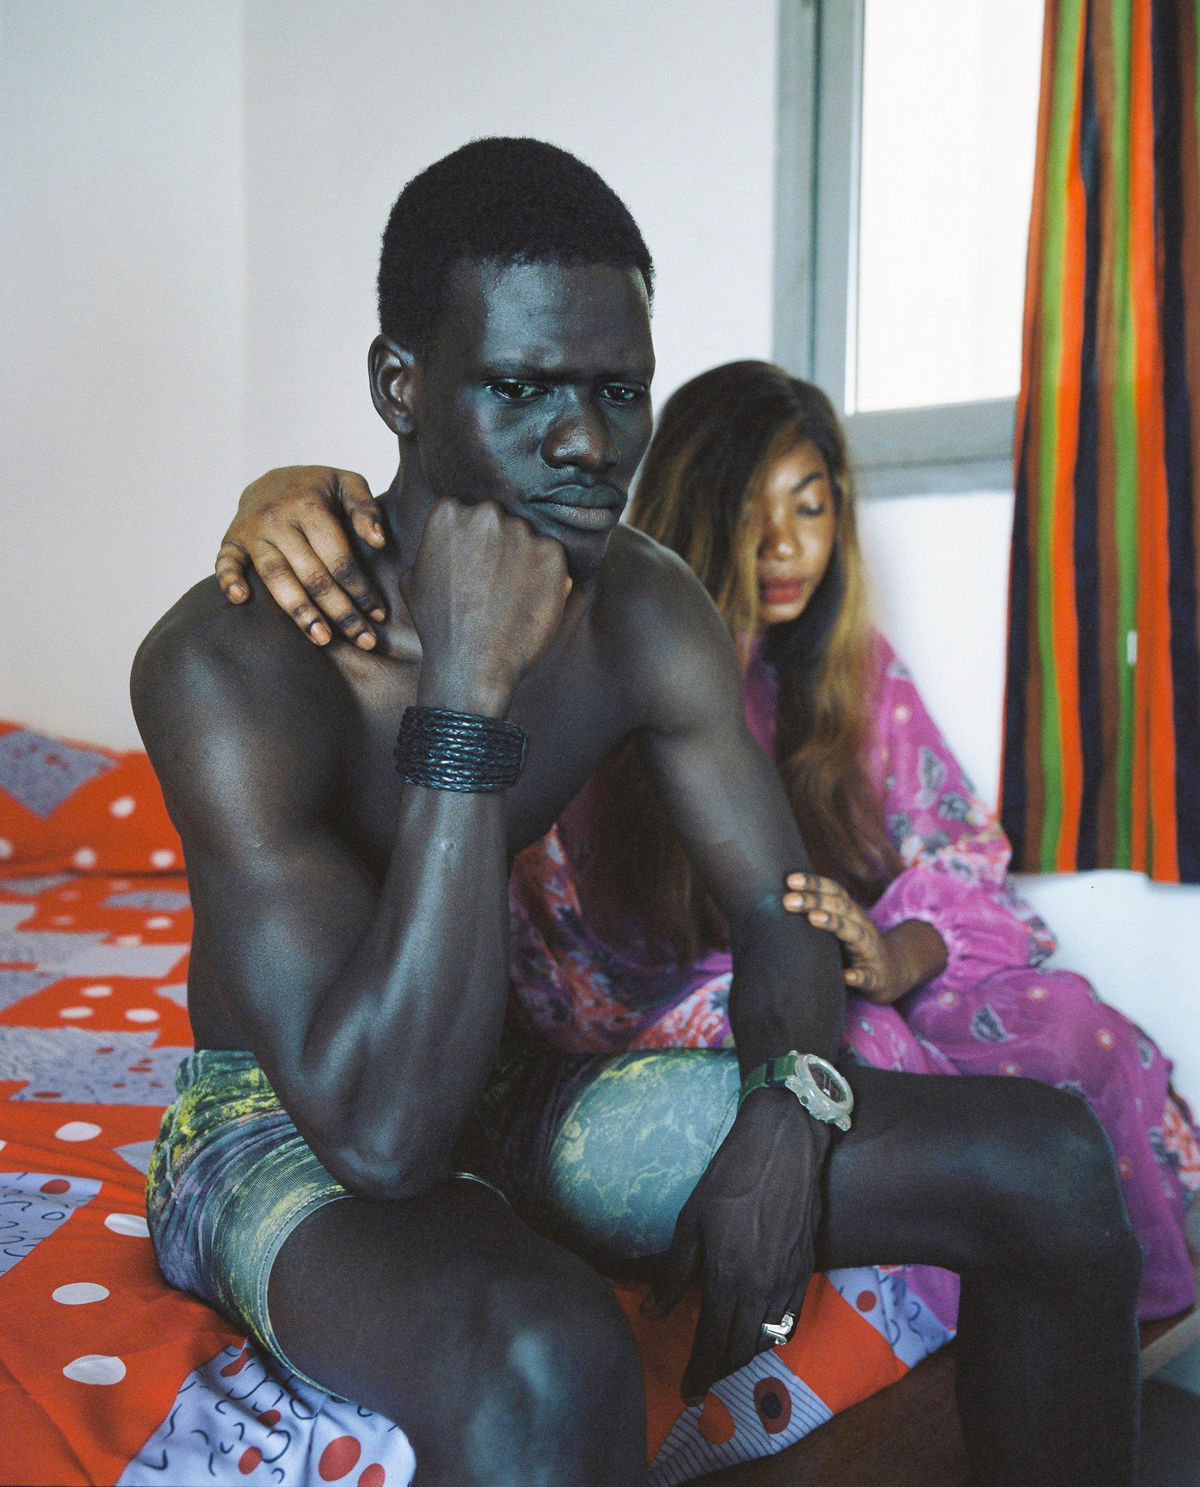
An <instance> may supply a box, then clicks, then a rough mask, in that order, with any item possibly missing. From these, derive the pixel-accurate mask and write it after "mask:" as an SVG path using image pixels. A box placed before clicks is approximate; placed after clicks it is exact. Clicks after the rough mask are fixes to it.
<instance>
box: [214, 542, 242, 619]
mask: <svg viewBox="0 0 1200 1487" xmlns="http://www.w3.org/2000/svg"><path fill="white" fill-rule="evenodd" d="M249 561H250V559H249V557H248V556H247V554H246V550H245V548H244V547H239V546H238V545H237V543H235V542H225V543H222V545H221V551H220V552H219V553H218V554H217V561H216V565H215V572H216V575H217V582H218V583H219V584H220V586H221V592H222V593H223V594H224V595H225V597H226V599H228V600H229V602H230V604H245V602H246V600H247V599H249V597H250V585H249V584H248V583H247V582H246V564H247V563H248V562H249Z"/></svg>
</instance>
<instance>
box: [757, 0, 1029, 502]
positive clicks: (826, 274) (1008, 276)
mask: <svg viewBox="0 0 1200 1487" xmlns="http://www.w3.org/2000/svg"><path fill="white" fill-rule="evenodd" d="M1041 39H1042V3H1041V0H782V5H781V28H780V72H779V137H778V163H777V169H778V184H777V198H776V207H777V212H776V282H775V330H776V345H775V355H776V359H777V360H779V361H780V362H781V363H782V364H783V365H784V366H787V367H789V368H790V369H792V370H794V371H796V372H797V373H799V374H800V375H802V376H809V377H811V378H813V380H815V381H817V382H818V383H820V384H821V386H823V387H824V388H825V390H826V391H827V392H828V393H829V394H830V396H831V397H832V398H833V399H834V402H835V403H836V404H837V405H838V407H839V408H840V409H841V411H842V412H843V413H844V414H845V415H846V419H847V429H848V432H849V435H850V441H851V446H852V449H853V451H854V454H855V458H856V463H857V466H858V469H859V477H860V483H861V486H862V488H863V490H864V492H865V493H866V494H868V495H870V494H881V495H886V494H906V493H910V492H916V491H932V490H968V489H979V488H981V487H986V486H991V487H993V488H996V487H1004V486H1007V485H1008V484H1009V482H1010V480H1011V466H1012V426H1013V412H1014V406H1015V398H1016V393H1017V388H1018V383H1019V380H1020V340H1021V320H1022V306H1023V301H1024V279H1025V249H1026V238H1027V233H1028V222H1029V207H1030V199H1031V195H1032V184H1033V165H1034V151H1035V144H1036V128H1037V100H1038V88H1039V83H1040V64H1041Z"/></svg>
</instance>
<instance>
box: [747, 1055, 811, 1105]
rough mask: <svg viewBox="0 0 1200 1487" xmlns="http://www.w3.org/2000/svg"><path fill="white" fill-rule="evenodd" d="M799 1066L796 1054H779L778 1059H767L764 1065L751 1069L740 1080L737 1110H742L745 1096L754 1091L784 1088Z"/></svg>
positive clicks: (798, 1056) (798, 1057) (798, 1058)
mask: <svg viewBox="0 0 1200 1487" xmlns="http://www.w3.org/2000/svg"><path fill="white" fill-rule="evenodd" d="M799 1065H800V1055H799V1054H797V1053H784V1054H780V1056H779V1057H778V1058H769V1059H768V1060H767V1061H766V1063H765V1064H759V1066H758V1068H757V1069H753V1070H752V1071H751V1072H750V1073H749V1074H747V1075H746V1077H745V1079H743V1080H742V1089H741V1093H740V1094H739V1095H738V1109H739V1110H740V1109H741V1108H742V1105H743V1103H744V1102H745V1099H746V1096H747V1095H751V1094H753V1093H754V1091H755V1090H756V1089H778V1088H781V1087H783V1086H786V1084H787V1081H788V1080H789V1079H792V1078H794V1077H795V1074H796V1070H797V1069H798V1067H799Z"/></svg>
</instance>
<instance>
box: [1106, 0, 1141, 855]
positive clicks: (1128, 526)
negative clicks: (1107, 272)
mask: <svg viewBox="0 0 1200 1487" xmlns="http://www.w3.org/2000/svg"><path fill="white" fill-rule="evenodd" d="M1132 32H1133V18H1132V0H1112V42H1113V52H1112V60H1113V137H1112V140H1111V141H1110V149H1109V160H1108V165H1109V172H1110V177H1109V178H1110V180H1111V182H1112V187H1111V189H1112V193H1113V202H1114V208H1115V210H1114V213H1113V217H1114V226H1115V240H1114V242H1113V245H1112V254H1113V309H1114V314H1115V318H1116V326H1115V330H1116V336H1115V341H1116V365H1115V366H1114V367H1113V369H1112V372H1113V381H1112V410H1113V455H1114V464H1115V470H1114V480H1113V528H1114V537H1115V539H1116V553H1117V588H1118V591H1117V636H1116V639H1117V654H1116V655H1115V656H1114V657H1113V658H1112V664H1113V665H1114V666H1115V668H1116V676H1117V705H1118V713H1117V757H1116V840H1115V843H1114V851H1113V866H1114V867H1118V868H1127V867H1130V866H1132V849H1131V833H1132V819H1133V812H1132V803H1133V789H1134V780H1133V731H1134V710H1133V704H1134V691H1133V667H1132V666H1131V665H1130V664H1129V650H1128V644H1129V642H1128V636H1129V633H1130V632H1131V631H1133V630H1136V628H1137V586H1138V536H1137V500H1138V469H1137V406H1136V403H1135V401H1134V366H1135V352H1136V339H1135V335H1136V332H1135V325H1134V305H1133V295H1132V289H1131V271H1130V270H1131V265H1130V253H1131V242H1130V231H1129V145H1130V137H1129V131H1130V83H1131V67H1132V61H1131V58H1132V39H1133V38H1132Z"/></svg>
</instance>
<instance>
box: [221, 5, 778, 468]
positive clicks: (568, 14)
mask: <svg viewBox="0 0 1200 1487" xmlns="http://www.w3.org/2000/svg"><path fill="white" fill-rule="evenodd" d="M774 66H775V0H738V3H737V4H736V5H730V4H728V3H726V0H608V3H606V4H604V5H596V4H593V3H590V0H507V3H505V4H495V5H494V4H480V3H479V0H439V3H438V4H437V5H425V4H416V3H407V4H397V3H396V0H339V3H337V4H336V5H331V4H330V3H329V0H255V3H254V4H251V5H248V6H247V8H246V78H247V92H246V140H247V161H246V169H247V186H248V201H249V207H248V245H249V257H248V266H249V269H248V272H249V285H250V321H249V342H248V344H249V366H250V398H249V404H248V441H249V444H248V449H249V463H250V466H251V467H253V468H256V469H257V468H265V467H266V466H268V465H271V464H277V463H280V462H283V461H289V462H295V461H296V460H299V459H313V460H321V461H325V462H332V463H347V464H350V465H352V466H357V467H358V468H361V469H363V470H364V472H365V473H366V474H367V475H368V476H369V478H370V479H371V480H372V481H373V482H374V483H376V484H377V485H378V484H379V483H385V482H386V481H388V480H390V479H391V476H392V474H393V471H394V469H395V444H394V441H391V440H390V439H389V437H388V436H387V434H386V431H385V430H384V428H383V425H382V424H381V423H380V422H379V420H378V418H377V417H376V415H375V412H374V410H373V409H372V407H371V404H370V401H369V399H368V396H367V384H366V375H365V370H364V369H365V365H366V349H367V345H368V343H369V341H370V339H371V337H372V335H373V334H374V332H375V329H376V326H375V306H374V281H375V271H376V267H377V262H378V254H379V237H380V233H381V231H382V229H383V225H384V223H385V221H386V219H387V214H388V211H389V209H390V207H391V204H392V201H393V200H394V198H395V196H396V194H397V192H398V190H399V188H400V186H401V185H402V184H403V183H404V182H405V181H406V180H407V179H408V177H409V176H411V175H412V174H414V173H415V172H416V171H418V170H420V169H421V168H422V167H423V166H424V165H427V164H428V163H429V162H430V161H431V160H435V159H437V158H438V157H439V156H441V155H444V154H445V153H447V152H448V151H449V150H452V149H454V148H455V147H456V146H457V145H460V144H462V143H464V142H465V141H466V140H468V139H470V138H472V137H474V136H476V135H479V134H533V135H537V136H539V137H541V138H543V139H548V140H551V141H553V142H554V143H555V144H560V145H563V146H564V147H565V148H567V149H569V150H573V151H574V152H575V153H576V154H578V155H580V156H581V157H582V158H583V159H584V160H586V161H587V162H588V163H589V164H590V165H593V166H595V168H596V169H597V170H598V171H599V172H600V174H601V175H602V176H604V178H605V179H606V180H607V181H609V183H610V184H611V185H612V186H613V187H614V188H615V189H616V190H617V191H618V192H619V193H620V195H621V196H622V197H623V198H624V200H625V201H626V203H627V204H628V206H629V208H630V210H631V211H632V212H633V215H634V217H635V218H636V219H637V221H638V223H639V225H640V226H641V228H642V231H643V233H644V235H645V237H646V240H647V242H648V244H649V246H650V251H651V252H652V253H653V255H654V258H655V261H656V264H657V269H658V283H659V288H658V294H657V298H656V306H655V314H654V335H655V344H656V347H657V351H658V374H657V376H656V378H655V395H656V397H658V398H661V397H662V396H663V395H665V394H666V393H667V392H669V391H670V390H671V389H672V388H673V387H675V386H676V385H677V384H678V383H679V382H681V381H683V380H684V379H685V378H687V377H690V376H692V375H694V374H695V373H696V372H699V371H702V370H703V369H704V368H705V367H708V366H712V365H713V364H714V363H715V362H719V361H727V360H730V359H731V358H733V357H735V356H767V355H769V354H770V350H769V348H770V342H771V335H770V302H771V293H770V288H771V286H770V280H771V200H772V190H773V177H772V172H773V158H772V157H773V147H774V146H773V141H774V108H775V97H774Z"/></svg>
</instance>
